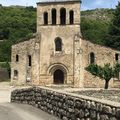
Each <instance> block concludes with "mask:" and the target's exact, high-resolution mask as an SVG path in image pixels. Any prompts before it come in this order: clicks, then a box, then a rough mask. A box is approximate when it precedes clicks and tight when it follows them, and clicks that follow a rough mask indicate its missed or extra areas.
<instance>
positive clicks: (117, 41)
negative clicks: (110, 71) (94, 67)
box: [106, 2, 120, 50]
mask: <svg viewBox="0 0 120 120" xmlns="http://www.w3.org/2000/svg"><path fill="white" fill-rule="evenodd" d="M106 45H107V46H109V47H112V48H115V49H118V50H120V2H118V5H117V6H116V9H115V12H114V18H113V20H112V24H111V25H110V28H109V32H108V37H107V40H106Z"/></svg>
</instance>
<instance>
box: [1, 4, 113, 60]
mask: <svg viewBox="0 0 120 120" xmlns="http://www.w3.org/2000/svg"><path fill="white" fill-rule="evenodd" d="M113 12H114V10H113V9H95V10H87V11H82V12H81V31H82V35H83V37H84V38H85V39H87V40H89V41H91V42H93V43H96V44H101V45H107V46H111V44H112V43H111V42H106V41H107V40H106V39H107V38H106V36H107V37H108V30H109V26H110V24H111V22H110V21H111V19H112V17H113ZM35 32H36V8H33V7H32V6H29V7H17V6H16V7H3V6H1V7H0V40H4V42H0V61H1V62H4V61H10V58H11V57H10V56H11V45H13V44H15V43H18V42H21V41H24V40H25V39H23V38H29V36H32V34H33V33H35Z"/></svg>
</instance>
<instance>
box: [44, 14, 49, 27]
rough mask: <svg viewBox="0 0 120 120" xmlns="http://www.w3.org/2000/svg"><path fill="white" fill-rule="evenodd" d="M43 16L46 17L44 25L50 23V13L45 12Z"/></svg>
mask: <svg viewBox="0 0 120 120" xmlns="http://www.w3.org/2000/svg"><path fill="white" fill-rule="evenodd" d="M43 17H44V25H47V24H48V13H47V12H44V14H43Z"/></svg>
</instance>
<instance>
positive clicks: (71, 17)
mask: <svg viewBox="0 0 120 120" xmlns="http://www.w3.org/2000/svg"><path fill="white" fill-rule="evenodd" d="M69 20H70V24H73V23H74V12H73V10H71V11H70V12H69Z"/></svg>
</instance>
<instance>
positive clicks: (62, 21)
mask: <svg viewBox="0 0 120 120" xmlns="http://www.w3.org/2000/svg"><path fill="white" fill-rule="evenodd" d="M60 24H61V25H65V24H66V9H65V8H61V10H60Z"/></svg>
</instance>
